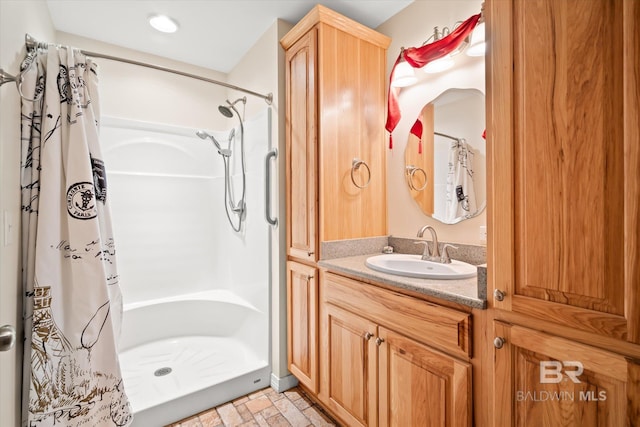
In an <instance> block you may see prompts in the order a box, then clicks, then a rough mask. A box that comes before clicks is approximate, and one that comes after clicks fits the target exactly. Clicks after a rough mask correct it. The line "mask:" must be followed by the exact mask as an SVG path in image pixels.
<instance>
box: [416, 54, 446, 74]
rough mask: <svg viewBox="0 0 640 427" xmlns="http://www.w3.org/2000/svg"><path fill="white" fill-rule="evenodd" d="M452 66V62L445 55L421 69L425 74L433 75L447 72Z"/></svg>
mask: <svg viewBox="0 0 640 427" xmlns="http://www.w3.org/2000/svg"><path fill="white" fill-rule="evenodd" d="M453 64H454V62H453V59H451V56H449V55H445V56H443V57H442V58H439V59H436V60H435V61H431V62H429V63H428V64H427V65H425V66H424V67H423V68H422V69H423V70H424V72H425V73H429V74H434V73H440V72H442V71H445V70H448V69H449V68H451V67H453Z"/></svg>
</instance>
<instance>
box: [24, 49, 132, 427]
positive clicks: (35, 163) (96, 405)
mask: <svg viewBox="0 0 640 427" xmlns="http://www.w3.org/2000/svg"><path fill="white" fill-rule="evenodd" d="M27 68H28V71H26V72H24V80H23V82H22V84H21V96H22V98H23V99H22V118H21V140H22V141H21V143H22V159H21V166H22V182H21V185H22V212H23V214H22V239H23V240H22V241H23V244H22V247H23V253H22V266H23V286H24V317H25V345H24V360H25V364H24V381H23V390H24V393H23V419H22V424H23V426H28V427H41V426H42V427H45V426H64V427H79V426H83V427H87V426H92V427H94V426H97V427H102V426H104V427H106V426H109V427H111V426H128V425H129V424H131V421H132V414H131V409H130V406H129V401H128V399H127V396H126V394H125V390H124V386H123V382H122V377H121V373H120V366H119V363H118V356H117V352H116V339H117V333H118V331H119V325H120V319H121V312H122V298H121V294H120V289H119V285H118V273H117V271H116V260H115V255H116V250H115V246H114V241H113V235H112V230H111V221H110V214H109V206H108V202H109V198H108V195H107V194H108V193H107V182H106V175H105V168H104V163H103V161H102V155H101V153H100V146H99V143H98V131H99V123H100V114H99V105H98V77H97V74H96V70H97V67H96V64H94V63H93V62H91V60H90V59H87V58H86V57H85V56H84V55H83V54H82V53H81V52H79V51H78V50H75V49H71V48H66V47H61V46H57V47H56V46H53V45H51V46H49V49H48V50H41V49H40V50H38V51H34V52H30V53H29V54H28V56H27V58H26V59H25V61H24V63H23V65H22V69H23V70H25V69H27Z"/></svg>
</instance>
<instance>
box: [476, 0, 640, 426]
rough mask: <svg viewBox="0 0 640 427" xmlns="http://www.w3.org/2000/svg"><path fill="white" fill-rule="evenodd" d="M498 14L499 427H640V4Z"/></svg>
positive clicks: (490, 85) (520, 4)
mask: <svg viewBox="0 0 640 427" xmlns="http://www.w3.org/2000/svg"><path fill="white" fill-rule="evenodd" d="M485 14H486V15H485V16H486V20H487V38H488V46H489V47H488V53H487V119H488V120H487V133H488V137H487V146H488V162H489V171H490V176H489V183H488V184H489V188H490V194H491V197H490V198H489V199H490V205H489V208H488V210H489V216H488V217H489V224H488V225H489V230H490V237H489V248H488V274H489V285H490V289H489V293H490V305H491V307H493V308H494V309H495V310H493V313H492V315H493V325H489V328H490V330H493V336H494V338H495V341H494V346H495V348H493V352H494V353H493V354H494V357H493V358H492V359H493V361H494V366H493V374H494V380H493V402H494V404H493V409H492V410H491V411H490V412H491V413H492V414H493V416H492V417H493V423H492V425H495V426H533V425H535V426H550V427H551V426H557V425H563V426H603V427H604V426H625V425H631V426H634V425H640V365H639V364H638V361H639V360H640V252H639V251H638V249H639V247H638V240H639V239H640V130H639V125H638V119H639V116H640V108H639V102H640V82H639V78H640V77H639V75H640V73H639V72H638V70H639V69H640V65H639V60H640V2H638V1H637V0H589V1H584V0H562V1H557V0H536V1H529V0H527V1H524V0H486V7H485Z"/></svg>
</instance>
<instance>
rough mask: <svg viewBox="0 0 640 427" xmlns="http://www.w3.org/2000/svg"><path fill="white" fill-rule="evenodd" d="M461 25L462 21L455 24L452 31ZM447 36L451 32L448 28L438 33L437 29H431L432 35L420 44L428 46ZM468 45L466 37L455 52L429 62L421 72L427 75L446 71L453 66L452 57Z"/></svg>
mask: <svg viewBox="0 0 640 427" xmlns="http://www.w3.org/2000/svg"><path fill="white" fill-rule="evenodd" d="M461 23H462V21H459V22H456V23H455V24H454V26H453V29H454V30H455V28H456V26H458V25H460V24H461ZM449 34H451V30H450V29H449V27H444V28H443V29H442V31H440V30H439V29H438V27H433V34H432V35H431V37H429V38H428V39H427V41H425V42H424V43H422V46H424V45H426V44H428V43H429V42H435V41H438V40H440V39H441V38H443V37H446V36H448V35H449ZM468 45H469V38H468V37H467V38H465V39H464V41H463V42H462V43H461V44H460V46H458V47H457V48H456V49H455V50H453V51H451V52H450V53H448V54H447V55H445V56H443V57H442V58H439V59H436V60H435V61H431V62H429V63H428V64H427V65H425V66H424V67H422V70H423V71H424V72H425V73H429V74H435V73H441V72H442V71H445V70H448V69H449V68H451V67H453V65H454V64H455V62H454V61H453V57H454V56H456V55H458V54H459V53H461V52H462V51H463V50H464V49H465V48H466V47H467V46H468Z"/></svg>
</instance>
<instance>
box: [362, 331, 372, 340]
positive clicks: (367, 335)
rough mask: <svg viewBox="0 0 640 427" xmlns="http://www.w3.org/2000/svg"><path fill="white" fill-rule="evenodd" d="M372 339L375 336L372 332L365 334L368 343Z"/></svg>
mask: <svg viewBox="0 0 640 427" xmlns="http://www.w3.org/2000/svg"><path fill="white" fill-rule="evenodd" d="M372 337H373V334H372V333H371V332H367V333H366V334H364V339H365V340H367V341H369V340H370V339H371V338H372Z"/></svg>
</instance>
